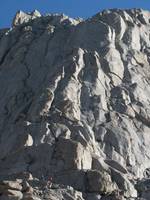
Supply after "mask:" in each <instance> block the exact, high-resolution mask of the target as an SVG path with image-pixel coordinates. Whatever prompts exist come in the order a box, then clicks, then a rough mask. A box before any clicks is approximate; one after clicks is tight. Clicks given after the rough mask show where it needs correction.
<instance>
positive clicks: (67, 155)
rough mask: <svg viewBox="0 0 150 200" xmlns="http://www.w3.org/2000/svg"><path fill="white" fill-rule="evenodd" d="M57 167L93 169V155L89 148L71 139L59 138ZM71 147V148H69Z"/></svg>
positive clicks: (60, 168)
mask: <svg viewBox="0 0 150 200" xmlns="http://www.w3.org/2000/svg"><path fill="white" fill-rule="evenodd" d="M55 149H56V153H55V159H56V167H57V169H59V170H75V169H78V170H80V169H91V165H92V156H91V153H90V151H89V150H88V149H86V148H85V147H83V146H82V145H81V144H80V143H77V142H76V141H73V140H71V139H65V138H62V137H61V138H59V140H58V142H57V144H56V147H55ZM69 149H70V150H69Z"/></svg>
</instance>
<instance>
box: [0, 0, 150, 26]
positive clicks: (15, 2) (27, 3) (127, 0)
mask: <svg viewBox="0 0 150 200" xmlns="http://www.w3.org/2000/svg"><path fill="white" fill-rule="evenodd" d="M106 8H144V9H147V10H150V0H0V28H4V27H9V26H10V24H11V21H12V19H13V16H14V15H15V13H16V11H17V10H23V11H27V12H30V11H32V10H34V9H37V10H39V11H40V12H41V13H42V14H45V13H65V14H67V15H69V16H71V17H78V16H79V17H83V18H87V17H90V16H92V15H94V14H96V13H97V12H99V11H100V10H103V9H106Z"/></svg>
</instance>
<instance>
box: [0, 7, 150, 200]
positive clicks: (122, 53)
mask: <svg viewBox="0 0 150 200" xmlns="http://www.w3.org/2000/svg"><path fill="white" fill-rule="evenodd" d="M149 15H150V13H149V11H144V10H142V9H130V10H120V9H112V10H104V11H102V12H100V13H97V14H96V15H95V16H93V17H91V18H89V19H86V20H81V19H72V18H70V17H68V16H66V15H64V14H48V15H46V16H42V15H41V14H40V13H39V12H38V11H33V12H30V13H25V12H22V11H18V12H17V13H16V15H15V17H14V19H13V23H12V27H11V28H9V29H3V30H0V85H1V90H0V105H1V106H0V179H1V180H6V179H7V178H8V177H9V179H7V180H10V181H14V180H16V179H17V176H18V177H20V178H21V179H22V180H26V181H28V182H29V184H30V185H31V187H32V188H33V189H34V188H35V187H36V188H37V189H36V190H34V191H37V196H38V192H39V198H41V199H42V198H43V199H44V198H45V199H46V198H47V199H48V198H51V199H58V200H59V199H63V198H64V199H85V198H86V196H87V195H86V193H89V192H91V193H92V194H91V195H93V197H92V198H97V197H96V196H95V195H97V192H98V193H104V196H103V198H107V197H108V199H111V198H117V197H115V195H114V194H113V189H116V188H117V189H118V188H119V190H121V192H122V194H121V195H122V196H123V197H120V198H128V199H135V198H140V195H145V196H146V195H149V190H148V189H146V190H145V189H144V190H142V191H141V190H139V188H135V184H136V181H137V180H138V182H140V181H141V180H143V177H145V178H146V180H149V168H150V156H149V155H150V148H149V144H150V137H149V132H150V109H149V105H150V100H149V99H150V87H149V84H150V67H149V65H150V38H149V22H150V21H149ZM24 172H28V173H29V172H30V174H32V178H31V179H30V180H29V179H28V180H27V178H25V176H21V175H19V174H21V173H22V174H23V173H24ZM59 175H60V176H59ZM13 177H15V178H14V179H13ZM51 177H52V183H51V184H52V185H53V182H55V181H56V183H57V185H58V188H57V189H54V191H53V190H52V189H51V188H49V189H47V190H46V194H45V193H44V189H43V188H44V186H43V185H42V183H43V182H44V183H45V185H46V184H48V183H49V178H50V180H51ZM35 180H38V181H35ZM62 184H63V185H62ZM116 185H117V186H116ZM67 186H68V187H69V186H72V189H70V190H69V189H67ZM0 187H1V186H0ZM63 187H64V188H63ZM141 188H143V186H141ZM144 188H145V186H144ZM9 189H11V188H9ZM49 190H50V191H49ZM77 190H79V191H77ZM119 192H120V191H119ZM141 192H142V193H141ZM105 193H107V195H105ZM40 195H41V196H40ZM44 195H45V197H44ZM46 196H47V197H46ZM89 196H90V195H89ZM4 198H7V197H6V195H5V197H4ZM9 198H11V197H9ZM89 198H90V197H89ZM143 198H145V197H143ZM146 198H147V197H146Z"/></svg>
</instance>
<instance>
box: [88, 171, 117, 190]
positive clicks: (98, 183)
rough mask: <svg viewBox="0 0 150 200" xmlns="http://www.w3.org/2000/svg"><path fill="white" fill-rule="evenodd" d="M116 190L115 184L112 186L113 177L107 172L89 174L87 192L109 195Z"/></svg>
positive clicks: (90, 172) (89, 172)
mask: <svg viewBox="0 0 150 200" xmlns="http://www.w3.org/2000/svg"><path fill="white" fill-rule="evenodd" d="M115 189H116V187H115V184H112V181H111V177H110V176H109V174H108V173H106V172H105V171H96V170H91V171H88V172H87V191H89V192H92V193H100V194H109V193H112V191H113V190H115Z"/></svg>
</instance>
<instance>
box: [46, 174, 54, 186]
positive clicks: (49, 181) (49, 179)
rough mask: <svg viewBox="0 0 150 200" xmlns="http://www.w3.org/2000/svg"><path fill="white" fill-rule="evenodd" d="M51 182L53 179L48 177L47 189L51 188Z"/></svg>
mask: <svg viewBox="0 0 150 200" xmlns="http://www.w3.org/2000/svg"><path fill="white" fill-rule="evenodd" d="M52 180H53V178H52V177H51V176H50V177H49V178H48V181H47V187H49V188H51V187H52Z"/></svg>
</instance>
